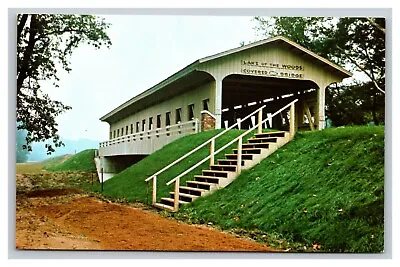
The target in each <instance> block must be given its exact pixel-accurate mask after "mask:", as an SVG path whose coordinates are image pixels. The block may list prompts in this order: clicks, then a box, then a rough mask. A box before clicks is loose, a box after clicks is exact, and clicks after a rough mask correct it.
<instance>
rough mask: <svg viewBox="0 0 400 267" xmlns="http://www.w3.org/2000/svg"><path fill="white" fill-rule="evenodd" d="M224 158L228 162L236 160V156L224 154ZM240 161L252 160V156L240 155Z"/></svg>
mask: <svg viewBox="0 0 400 267" xmlns="http://www.w3.org/2000/svg"><path fill="white" fill-rule="evenodd" d="M225 157H226V158H227V159H228V160H232V159H236V160H237V154H225ZM242 159H244V160H253V155H252V154H244V155H242Z"/></svg>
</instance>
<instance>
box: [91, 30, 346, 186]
mask: <svg viewBox="0 0 400 267" xmlns="http://www.w3.org/2000/svg"><path fill="white" fill-rule="evenodd" d="M350 76H351V73H350V72H348V71H346V70H345V69H343V68H341V67H340V66H338V65H336V64H334V63H332V62H330V61H328V60H327V59H325V58H322V57H320V56H318V55H316V54H315V53H313V52H311V51H309V50H307V49H305V48H304V47H302V46H300V45H298V44H297V43H295V42H292V41H290V40H288V39H287V38H285V37H282V36H277V37H274V38H270V39H267V40H262V41H258V42H255V43H252V44H249V45H245V46H242V47H238V48H235V49H231V50H228V51H225V52H221V53H219V54H216V55H212V56H208V57H205V58H202V59H199V60H196V61H195V62H193V63H192V64H190V65H188V66H187V67H185V68H183V69H182V70H180V71H178V72H177V73H175V74H173V75H171V76H170V77H168V78H167V79H165V80H163V81H161V82H160V83H158V84H156V85H155V86H153V87H152V88H150V89H148V90H146V91H144V92H143V93H141V94H139V95H137V96H135V97H133V98H132V99H130V100H128V101H127V102H125V103H123V104H121V105H120V106H118V107H116V108H115V109H114V110H112V111H110V112H109V113H107V114H106V115H104V116H103V117H101V118H100V120H101V121H104V122H107V123H109V125H110V128H109V129H110V130H109V140H107V141H104V142H102V143H100V147H99V152H98V157H97V158H96V162H97V166H98V171H99V172H100V170H101V169H103V172H104V175H105V176H104V178H105V179H108V178H110V177H112V175H114V174H115V173H118V172H119V171H121V170H123V169H124V168H126V167H128V166H130V165H132V164H133V163H135V162H137V161H138V160H140V159H142V158H143V157H145V156H147V155H149V154H151V153H152V152H154V151H156V150H158V149H160V148H161V147H162V146H164V145H165V144H168V143H170V142H171V141H173V140H176V139H177V138H180V137H182V136H185V135H188V134H193V133H197V132H199V131H206V130H209V129H219V128H229V127H231V126H232V125H234V124H235V123H237V122H238V121H239V122H240V123H239V125H240V127H241V128H242V129H248V128H250V127H253V126H256V127H258V128H265V127H269V128H271V127H273V128H274V129H281V130H289V128H290V122H289V121H291V123H292V124H293V125H292V127H294V128H293V129H294V131H295V130H296V129H298V128H307V129H311V130H314V129H322V128H324V126H325V89H326V87H327V86H329V85H330V84H332V83H335V82H341V81H342V80H343V79H344V78H347V77H350ZM290 103H292V104H293V107H294V109H293V112H294V113H293V114H292V115H290V113H289V112H288V111H287V110H285V112H280V113H279V115H276V116H274V117H272V118H270V117H268V116H270V115H271V114H273V113H274V112H276V111H277V110H279V109H280V108H281V107H284V106H285V105H287V104H290ZM260 108H262V112H258V111H259V110H260ZM254 111H257V112H254ZM252 112H253V114H252V115H251V116H250V117H249V118H248V119H247V120H243V118H245V117H246V116H248V115H249V114H251V113H252ZM260 122H262V123H261V126H259V125H258V126H257V125H256V124H260Z"/></svg>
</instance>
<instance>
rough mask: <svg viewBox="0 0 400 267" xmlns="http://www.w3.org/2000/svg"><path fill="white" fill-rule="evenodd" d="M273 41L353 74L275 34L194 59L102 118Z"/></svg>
mask: <svg viewBox="0 0 400 267" xmlns="http://www.w3.org/2000/svg"><path fill="white" fill-rule="evenodd" d="M273 42H283V43H285V44H286V45H288V46H290V47H292V48H293V49H296V50H297V51H298V52H300V53H302V54H306V55H308V56H310V57H311V58H312V59H313V60H317V61H319V62H320V63H322V64H323V65H324V66H326V67H327V68H328V69H330V70H332V71H334V72H337V73H340V75H341V76H343V78H348V77H351V76H352V73H351V72H349V71H347V70H345V69H344V68H342V67H340V66H338V65H337V64H335V63H333V62H331V61H329V60H327V59H325V58H323V57H321V56H319V55H317V54H315V53H314V52H312V51H310V50H308V49H306V48H304V47H303V46H301V45H299V44H297V43H295V42H293V41H291V40H289V39H287V38H286V37H283V36H275V37H272V38H269V39H265V40H261V41H257V42H254V43H251V44H248V45H244V46H241V47H237V48H233V49H230V50H227V51H224V52H221V53H217V54H215V55H211V56H207V57H204V58H201V59H198V60H196V61H194V62H193V63H191V64H189V65H188V66H186V67H184V68H183V69H181V70H180V71H178V72H176V73H174V74H173V75H171V76H169V77H168V78H166V79H165V80H163V81H161V82H160V83H158V84H156V85H154V86H153V87H151V88H149V89H147V90H146V91H144V92H142V93H140V94H139V95H137V96H135V97H133V98H131V99H129V100H128V101H126V102H125V103H123V104H121V105H120V106H118V107H117V108H115V109H113V110H112V111H110V112H108V113H107V114H105V115H104V116H102V117H101V118H100V120H101V121H106V122H110V121H114V119H113V118H115V117H118V118H119V117H120V116H117V114H118V113H120V112H121V111H123V110H126V109H127V108H129V107H130V106H132V105H133V104H137V103H139V102H140V101H143V100H144V99H145V98H148V97H149V96H151V95H153V94H154V93H156V92H158V91H161V90H162V89H164V88H165V87H167V86H168V85H171V84H173V83H174V82H176V81H178V80H180V79H182V78H184V77H186V76H189V75H190V76H191V77H194V75H193V74H196V70H197V67H198V66H199V65H200V64H202V63H205V62H208V61H212V60H215V59H218V58H221V57H226V56H229V55H231V54H234V53H238V52H241V51H243V50H247V49H251V48H254V47H257V46H262V45H265V44H268V43H273ZM199 73H200V72H197V75H201V74H199Z"/></svg>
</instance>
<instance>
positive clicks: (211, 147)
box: [210, 139, 215, 166]
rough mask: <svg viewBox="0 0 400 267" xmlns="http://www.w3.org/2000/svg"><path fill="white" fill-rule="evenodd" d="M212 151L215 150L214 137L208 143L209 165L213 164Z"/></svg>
mask: <svg viewBox="0 0 400 267" xmlns="http://www.w3.org/2000/svg"><path fill="white" fill-rule="evenodd" d="M214 151H215V139H212V140H211V143H210V155H211V157H210V166H211V165H214Z"/></svg>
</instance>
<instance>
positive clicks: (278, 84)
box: [222, 74, 318, 130]
mask: <svg viewBox="0 0 400 267" xmlns="http://www.w3.org/2000/svg"><path fill="white" fill-rule="evenodd" d="M317 89H318V86H317V85H316V84H315V83H314V82H312V81H309V80H295V79H280V78H271V77H259V76H248V75H237V74H234V75H229V76H227V77H226V78H225V79H224V80H223V82H222V107H223V109H222V128H225V127H226V126H229V125H232V124H234V123H236V121H237V119H239V118H243V117H245V116H247V115H248V114H250V113H251V112H253V111H254V110H256V109H258V108H260V107H261V106H262V105H265V106H266V107H265V109H264V113H263V118H266V117H267V113H272V112H275V111H276V110H278V109H280V108H281V107H282V106H284V105H286V104H288V103H290V102H291V101H293V100H294V99H296V98H297V99H299V101H298V102H297V103H296V127H297V128H305V129H310V125H309V121H308V118H307V116H306V111H305V108H308V109H309V111H310V115H311V118H312V120H313V121H315V118H314V116H315V115H316V110H317V107H318V103H317ZM287 116H288V114H280V115H279V116H276V117H275V118H274V119H273V121H272V125H267V126H268V127H269V128H271V127H272V128H274V129H280V130H287V129H288V125H287V123H286V122H287V121H288V120H287ZM250 123H251V121H249V122H248V123H247V124H244V125H242V128H248V127H249V126H250V125H249V124H250Z"/></svg>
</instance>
